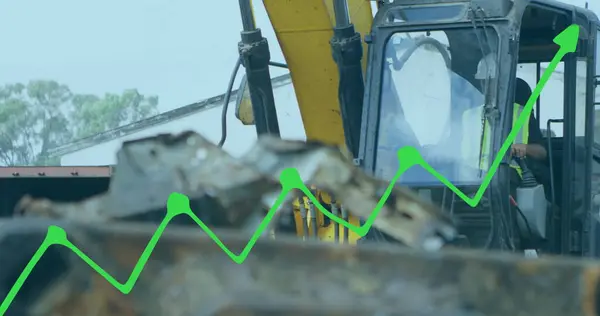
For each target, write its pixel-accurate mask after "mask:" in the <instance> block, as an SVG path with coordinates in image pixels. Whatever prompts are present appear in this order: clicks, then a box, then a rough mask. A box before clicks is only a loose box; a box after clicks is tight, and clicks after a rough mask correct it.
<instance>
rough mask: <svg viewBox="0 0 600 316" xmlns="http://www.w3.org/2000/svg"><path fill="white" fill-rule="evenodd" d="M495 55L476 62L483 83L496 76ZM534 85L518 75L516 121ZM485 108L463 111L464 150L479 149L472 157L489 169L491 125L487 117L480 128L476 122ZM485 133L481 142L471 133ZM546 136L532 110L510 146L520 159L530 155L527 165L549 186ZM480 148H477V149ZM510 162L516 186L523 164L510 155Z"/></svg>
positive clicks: (471, 151)
mask: <svg viewBox="0 0 600 316" xmlns="http://www.w3.org/2000/svg"><path fill="white" fill-rule="evenodd" d="M495 59H496V57H495V55H494V54H488V55H486V56H485V57H484V58H482V59H481V60H480V61H479V64H478V65H477V73H476V74H475V79H478V80H480V81H482V82H483V83H484V84H485V82H484V80H486V81H487V80H489V79H494V78H496V74H497V64H496V60H495ZM531 94H532V92H531V88H530V87H529V85H528V84H527V82H525V80H523V79H521V78H517V79H516V84H515V94H514V97H515V98H514V103H513V113H512V115H513V120H512V122H513V124H515V123H516V121H517V120H518V118H519V116H520V114H521V112H522V110H523V108H524V106H525V104H527V101H528V100H529V98H530V97H531ZM483 110H484V106H483V105H481V106H478V107H475V108H471V109H468V110H466V111H465V112H463V152H464V155H465V156H468V157H471V156H472V154H473V153H475V152H477V153H480V154H479V157H478V158H477V157H471V159H472V158H475V161H478V164H479V168H480V169H481V170H485V171H487V169H488V167H489V165H490V163H491V159H492V158H493V157H492V155H491V153H490V152H489V150H490V146H489V145H490V143H489V142H490V139H489V138H490V137H489V135H490V132H491V130H490V126H489V124H488V122H487V120H485V123H484V125H483V129H481V125H479V128H478V129H477V126H476V125H477V124H474V123H475V122H477V121H479V122H481V116H482V114H483V113H482V112H483ZM480 133H482V139H481V142H480V141H479V139H475V138H473V137H471V136H469V135H473V134H480ZM543 144H544V137H543V136H542V132H541V130H540V127H539V123H538V121H537V119H536V118H535V115H534V114H533V113H531V114H530V115H529V120H527V121H525V124H524V126H523V127H522V128H521V129H520V130H519V133H518V134H517V137H516V138H515V140H514V142H513V144H512V146H511V152H510V154H511V157H516V158H520V159H524V158H528V159H527V161H526V162H527V167H528V168H529V169H530V170H531V172H532V173H533V175H534V176H535V178H536V180H538V182H539V183H542V184H544V186H546V183H547V181H544V180H546V178H547V177H545V174H546V173H548V172H545V171H546V170H545V169H546V168H545V163H542V162H543V161H545V159H546V156H547V152H546V149H545V147H544V145H543ZM475 148H477V149H475ZM510 166H511V167H512V168H514V170H515V171H516V172H514V173H513V176H511V182H512V183H511V184H512V185H514V187H517V186H518V185H519V183H520V181H521V177H520V176H521V168H520V167H519V165H518V162H516V161H514V160H513V159H511V161H510Z"/></svg>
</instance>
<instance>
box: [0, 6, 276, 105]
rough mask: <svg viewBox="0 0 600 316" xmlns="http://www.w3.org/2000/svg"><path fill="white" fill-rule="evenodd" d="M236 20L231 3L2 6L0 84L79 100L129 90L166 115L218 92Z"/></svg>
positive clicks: (268, 31) (262, 22)
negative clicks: (62, 92) (54, 83)
mask: <svg viewBox="0 0 600 316" xmlns="http://www.w3.org/2000/svg"><path fill="white" fill-rule="evenodd" d="M254 2H256V3H257V4H258V7H257V8H256V15H257V24H258V25H259V26H260V27H261V28H262V29H263V30H264V32H265V35H266V37H267V38H268V39H269V41H270V44H271V46H272V48H273V49H272V60H276V61H282V60H283V57H282V54H281V52H280V49H279V46H278V44H277V41H276V38H275V35H274V33H273V30H272V28H271V26H270V24H269V20H268V18H267V16H266V13H265V11H264V8H263V7H262V4H261V2H260V1H254ZM239 16H240V13H239V7H238V1H236V0H221V1H210V2H209V1H202V0H168V1H166V0H143V1H142V0H103V1H81V0H53V1H48V0H19V1H16V0H4V1H2V2H0V34H1V35H2V36H1V38H2V42H3V45H2V46H3V49H2V50H1V51H0V84H5V83H10V82H26V81H29V80H31V79H41V78H45V79H54V80H58V81H60V82H62V83H65V84H67V85H69V87H71V89H72V90H73V91H74V92H79V93H96V94H103V93H105V92H120V91H122V90H124V89H127V88H137V89H139V90H140V91H141V92H142V93H147V94H157V95H159V96H160V108H161V110H162V111H165V110H170V109H173V108H176V107H179V106H182V105H185V104H188V103H191V102H194V101H198V100H201V99H205V98H208V97H211V96H214V95H217V94H221V93H224V92H225V89H226V88H227V82H228V80H229V76H230V73H231V71H232V69H233V66H234V64H235V62H236V59H237V56H238V53H237V42H238V41H239V32H240V30H241V21H240V17H239ZM283 73H284V72H282V70H279V69H275V70H274V71H273V76H276V75H280V74H283ZM239 77H241V73H240V75H239Z"/></svg>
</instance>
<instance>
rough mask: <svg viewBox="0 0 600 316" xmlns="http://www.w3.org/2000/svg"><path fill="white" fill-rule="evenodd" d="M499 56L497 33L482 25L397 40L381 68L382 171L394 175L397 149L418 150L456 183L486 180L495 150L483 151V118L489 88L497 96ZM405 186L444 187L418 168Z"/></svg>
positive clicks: (397, 36)
mask: <svg viewBox="0 0 600 316" xmlns="http://www.w3.org/2000/svg"><path fill="white" fill-rule="evenodd" d="M497 56H498V55H497V36H496V33H495V32H494V31H493V30H491V29H490V30H488V31H487V34H484V30H483V29H482V28H478V29H474V28H465V29H452V30H445V31H431V32H410V33H396V34H394V35H393V36H391V37H390V39H389V40H388V43H387V45H386V55H385V57H386V58H385V61H384V70H383V83H382V91H381V93H382V94H381V111H380V125H379V142H378V145H377V156H376V157H377V159H376V174H377V175H378V176H379V177H381V178H384V179H388V180H389V179H391V178H393V177H394V175H395V174H396V172H397V169H398V159H397V156H396V154H397V151H398V149H400V148H401V147H404V146H412V147H415V148H417V149H418V150H419V152H420V153H421V155H422V156H423V157H424V158H425V160H426V161H427V162H428V163H429V164H430V165H431V166H432V167H433V168H434V169H436V170H437V171H438V172H440V173H441V174H442V175H443V176H444V177H446V178H447V179H448V180H449V181H451V182H452V183H454V184H456V185H459V184H475V183H479V182H481V179H482V178H483V176H484V174H485V170H486V169H487V165H488V163H489V155H487V154H486V153H487V152H488V151H489V150H485V149H483V150H482V148H483V147H485V148H488V147H486V146H489V139H490V137H489V136H491V135H489V136H488V135H487V132H486V133H484V132H483V131H484V130H488V129H489V126H488V125H487V124H486V125H484V122H485V120H484V117H483V108H484V104H485V102H486V98H485V91H495V89H492V87H494V85H495V84H496V68H497V67H496V62H497ZM486 89H487V90H486ZM488 95H491V93H488ZM488 101H489V98H488ZM488 132H489V131H488ZM484 134H486V135H484ZM482 144H483V145H484V146H482ZM400 182H402V183H404V184H408V185H413V186H420V185H421V186H425V185H427V186H429V185H438V184H440V182H439V181H438V180H437V179H435V178H434V177H433V176H432V175H430V174H429V173H428V172H427V171H425V170H424V169H423V168H421V167H420V166H416V167H413V168H411V169H410V170H408V171H407V172H406V173H405V174H404V175H403V176H402V177H401V179H400Z"/></svg>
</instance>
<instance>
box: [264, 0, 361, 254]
mask: <svg viewBox="0 0 600 316" xmlns="http://www.w3.org/2000/svg"><path fill="white" fill-rule="evenodd" d="M263 3H264V6H265V9H266V11H267V14H268V16H269V19H270V20H271V24H272V26H273V29H274V30H275V34H276V36H277V40H278V41H279V45H280V47H281V49H282V52H283V55H284V56H285V61H286V63H287V65H288V67H289V70H290V75H291V78H292V83H293V85H294V90H295V92H296V98H297V101H298V105H299V107H300V114H301V116H302V122H303V124H304V130H305V133H306V138H307V140H318V141H321V142H324V143H327V144H332V145H338V146H341V147H345V142H344V130H343V125H342V117H341V115H340V104H339V101H338V85H339V74H338V69H337V65H336V63H335V61H334V60H333V57H332V53H331V47H330V45H329V41H330V40H331V38H332V36H333V27H334V26H335V14H334V11H333V0H263ZM347 3H348V12H349V14H350V19H351V21H352V23H353V24H354V26H355V28H356V31H357V32H359V33H360V34H361V35H363V36H364V35H365V34H367V33H368V32H369V31H370V29H371V23H372V21H373V13H372V11H371V4H370V2H369V1H365V0H347ZM363 45H364V46H363V47H364V55H365V56H366V51H367V47H366V44H364V43H363ZM365 69H366V58H363V71H365ZM305 202H306V201H305ZM294 214H295V219H296V228H297V232H298V234H299V235H303V234H304V232H303V231H302V230H303V225H302V218H301V216H300V214H299V211H298V208H296V210H295V212H294ZM317 216H318V224H319V226H320V227H319V237H320V238H321V239H322V240H326V241H327V240H329V241H333V240H334V227H333V225H334V224H335V223H331V224H329V225H328V226H323V224H324V217H323V214H321V213H320V212H318V214H317ZM349 220H350V222H351V223H352V224H353V225H358V224H359V222H358V219H357V218H353V217H351V218H350V219H349ZM309 225H310V224H309ZM339 228H340V234H342V232H343V227H339ZM313 229H314V228H312V227H311V228H310V230H311V231H312V230H313ZM340 237H341V238H340V240H343V236H340ZM358 238H360V237H359V236H358V235H356V234H355V233H353V232H350V235H349V242H350V243H352V244H354V243H356V240H357V239H358Z"/></svg>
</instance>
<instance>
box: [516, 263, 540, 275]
mask: <svg viewBox="0 0 600 316" xmlns="http://www.w3.org/2000/svg"><path fill="white" fill-rule="evenodd" d="M517 269H518V271H519V272H521V273H523V274H525V275H534V274H536V273H538V272H539V271H540V264H539V263H538V262H536V261H535V260H528V261H521V262H519V263H517Z"/></svg>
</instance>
